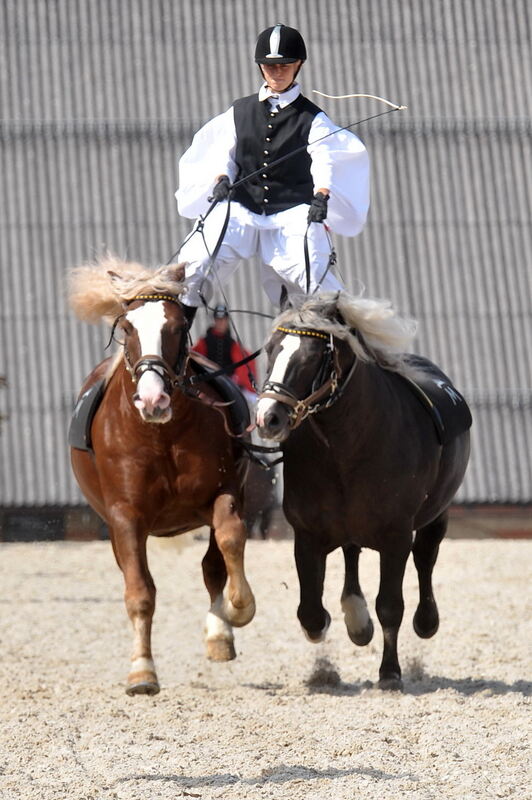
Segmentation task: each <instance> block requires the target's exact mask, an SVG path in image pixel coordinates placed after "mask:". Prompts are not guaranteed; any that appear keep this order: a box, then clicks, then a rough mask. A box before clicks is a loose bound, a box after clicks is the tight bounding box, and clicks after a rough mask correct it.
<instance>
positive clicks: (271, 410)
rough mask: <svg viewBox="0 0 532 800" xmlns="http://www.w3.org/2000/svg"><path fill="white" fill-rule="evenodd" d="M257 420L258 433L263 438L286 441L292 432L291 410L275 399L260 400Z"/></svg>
mask: <svg viewBox="0 0 532 800" xmlns="http://www.w3.org/2000/svg"><path fill="white" fill-rule="evenodd" d="M255 420H256V425H257V431H258V434H259V436H261V437H262V438H263V439H271V440H273V441H276V442H284V440H285V439H286V438H287V437H288V434H289V433H290V415H289V410H288V408H287V407H286V406H284V405H283V404H282V403H279V402H277V401H275V400H268V399H263V400H259V402H258V403H257V411H256V417H255Z"/></svg>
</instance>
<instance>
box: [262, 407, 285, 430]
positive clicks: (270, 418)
mask: <svg viewBox="0 0 532 800" xmlns="http://www.w3.org/2000/svg"><path fill="white" fill-rule="evenodd" d="M265 422H266V425H267V426H268V427H269V428H278V427H279V425H280V424H281V420H280V419H279V416H278V414H276V413H275V412H274V411H270V413H269V414H266V418H265Z"/></svg>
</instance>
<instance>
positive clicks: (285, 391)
mask: <svg viewBox="0 0 532 800" xmlns="http://www.w3.org/2000/svg"><path fill="white" fill-rule="evenodd" d="M276 330H277V331H280V332H281V333H284V334H289V335H291V336H310V337H313V338H315V339H324V340H325V341H326V342H327V344H326V346H325V349H324V353H323V357H322V359H321V361H320V364H319V367H318V371H317V373H316V377H315V378H314V380H313V382H312V390H311V392H310V394H309V395H307V397H304V398H302V399H300V398H298V397H296V395H295V394H294V393H293V392H292V391H291V390H290V389H289V388H288V387H287V386H286V385H285V384H284V383H279V382H278V381H269V380H267V381H266V382H265V384H264V387H263V391H262V392H261V394H260V395H259V400H262V399H263V398H268V399H270V400H276V401H277V402H279V403H283V404H284V405H286V406H288V408H289V411H288V417H289V425H290V428H292V429H293V428H297V427H298V425H300V424H301V423H302V422H303V420H305V419H306V418H307V417H309V416H310V415H312V414H316V413H317V412H318V411H322V410H323V409H325V408H329V407H330V406H332V404H333V403H335V402H336V401H337V400H338V399H339V398H340V397H341V395H342V394H343V392H344V390H345V387H346V386H347V384H348V383H349V381H350V379H351V377H352V375H353V373H354V371H355V369H356V365H357V363H358V360H357V359H356V358H355V359H354V361H353V365H352V366H351V368H350V370H349V372H348V374H347V376H346V378H345V380H344V381H343V382H342V384H341V385H340V378H341V369H340V364H339V361H338V353H337V349H336V347H335V345H334V337H333V335H332V334H327V333H323V331H316V330H312V329H308V328H285V327H284V326H282V325H280V326H279V327H277V328H276Z"/></svg>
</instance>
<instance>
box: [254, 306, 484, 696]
mask: <svg viewBox="0 0 532 800" xmlns="http://www.w3.org/2000/svg"><path fill="white" fill-rule="evenodd" d="M292 303H293V304H294V305H293V306H292V307H290V308H289V309H285V310H284V311H283V312H282V313H281V315H280V316H279V317H278V318H277V319H276V320H275V323H274V328H273V333H272V335H271V337H270V339H269V342H268V344H267V346H266V351H267V354H268V368H267V379H266V382H265V385H264V388H263V392H262V394H261V396H260V399H259V402H258V405H257V426H258V430H259V433H260V435H261V436H262V437H263V438H267V439H272V440H276V441H278V442H281V443H282V450H283V454H284V498H283V506H284V511H285V514H286V517H287V519H288V521H289V522H290V523H291V525H292V526H293V528H294V535H295V559H296V566H297V571H298V575H299V583H300V604H299V608H298V612H297V614H298V618H299V620H300V622H301V625H302V627H303V629H304V632H305V634H306V635H307V637H308V638H309V639H310V640H311V641H313V642H318V641H321V640H322V639H323V638H324V636H325V633H326V631H327V628H328V626H329V624H330V616H329V614H328V613H327V611H326V610H325V608H324V607H323V604H322V593H323V582H324V577H325V563H326V558H327V555H328V553H330V552H332V551H333V550H335V549H336V548H337V547H342V549H343V552H344V558H345V567H346V571H345V584H344V587H343V592H342V596H341V603H342V608H343V611H344V618H345V624H346V626H347V632H348V634H349V637H350V638H351V640H352V641H353V642H354V643H355V644H357V645H365V644H368V642H369V641H370V640H371V638H372V636H373V623H372V621H371V618H370V616H369V613H368V610H367V605H366V601H365V599H364V595H363V594H362V591H361V589H360V585H359V581H358V558H359V554H360V548H361V547H369V548H371V549H373V550H377V551H378V552H379V554H380V572H381V574H380V586H379V592H378V596H377V602H376V611H377V616H378V618H379V621H380V623H381V626H382V629H383V635H384V651H383V656H382V662H381V666H380V672H379V676H380V681H379V686H380V687H381V688H383V689H399V688H401V685H402V684H401V668H400V666H399V660H398V657H397V636H398V632H399V627H400V625H401V621H402V617H403V610H404V603H403V596H402V583H403V575H404V571H405V566H406V562H407V559H408V556H409V554H410V551H411V550H412V551H413V556H414V562H415V565H416V568H417V572H418V576H419V605H418V607H417V610H416V613H415V616H414V629H415V631H416V633H417V634H418V635H419V636H421V637H423V638H428V637H430V636H433V635H434V634H435V633H436V631H437V629H438V624H439V617H438V609H437V606H436V602H435V600H434V596H433V592H432V570H433V567H434V564H435V562H436V558H437V555H438V548H439V544H440V542H441V540H442V539H443V537H444V535H445V532H446V528H447V509H448V507H449V504H450V503H451V500H452V498H453V496H454V494H455V493H456V491H457V489H458V487H459V486H460V483H461V482H462V479H463V477H464V473H465V470H466V466H467V462H468V459H469V431H468V430H467V428H468V427H469V425H470V422H471V418H470V416H469V411H468V409H467V406H466V405H465V402H464V401H463V398H462V397H461V395H459V394H458V393H457V392H456V390H455V389H454V388H453V387H452V386H451V385H450V383H449V382H448V379H447V378H446V376H445V375H444V374H443V373H441V372H440V371H439V370H438V369H437V368H436V367H434V365H432V364H431V363H430V362H428V361H425V360H424V359H420V358H419V357H412V358H408V357H403V356H401V355H400V352H401V351H403V350H404V348H405V347H406V346H407V345H408V343H409V342H410V341H411V339H412V337H413V335H414V332H415V324H414V323H413V322H412V321H409V320H405V319H401V318H399V317H398V316H397V315H396V314H395V313H394V312H393V311H392V309H391V308H390V305H389V304H388V303H387V302H383V301H372V300H365V299H355V298H353V297H350V296H349V295H347V294H345V293H340V294H336V293H324V294H322V295H317V296H315V297H312V298H308V297H307V298H299V299H297V298H296V299H295V300H294V299H293V300H292ZM430 370H432V375H433V381H432V382H433V383H434V385H436V384H438V385H439V387H440V391H441V390H442V389H443V392H444V395H445V397H446V399H447V400H449V399H450V401H452V402H450V405H451V406H456V407H461V410H462V414H463V416H464V417H465V422H464V423H463V424H462V425H461V427H458V429H456V427H455V430H453V431H451V432H449V431H448V430H447V432H446V428H445V425H444V422H445V420H442V419H441V417H440V416H438V417H435V416H434V415H433V414H430V413H429V412H428V411H427V410H426V408H424V407H423V405H422V403H421V401H420V398H421V397H424V398H425V400H427V396H426V393H425V392H424V391H423V392H421V393H420V390H419V389H414V388H413V384H412V380H414V381H415V382H416V383H419V381H420V380H423V379H426V377H427V371H429V375H430V374H431V373H430ZM434 373H435V377H434ZM425 383H426V381H425ZM428 404H429V405H430V401H428ZM413 531H416V535H415V539H413Z"/></svg>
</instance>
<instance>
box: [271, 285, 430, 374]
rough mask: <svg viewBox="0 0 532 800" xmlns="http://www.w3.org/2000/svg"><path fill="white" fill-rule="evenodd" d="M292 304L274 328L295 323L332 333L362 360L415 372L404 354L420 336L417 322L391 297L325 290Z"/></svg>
mask: <svg viewBox="0 0 532 800" xmlns="http://www.w3.org/2000/svg"><path fill="white" fill-rule="evenodd" d="M290 303H291V308H289V309H287V310H285V311H283V312H281V314H280V315H279V316H278V317H277V318H276V319H275V321H274V325H273V330H275V328H277V326H279V325H292V326H296V327H298V326H301V327H304V328H310V329H312V330H318V331H322V332H323V333H330V334H332V335H333V336H335V337H337V338H338V339H343V340H345V341H346V342H348V344H349V346H350V347H351V349H352V350H353V352H354V353H355V355H356V356H357V358H359V359H360V360H361V361H366V362H370V361H372V362H374V363H377V364H379V365H380V366H382V367H384V368H385V369H390V370H394V371H396V372H401V373H404V374H410V373H411V372H412V371H413V369H412V367H410V366H409V365H408V364H406V363H405V362H404V359H403V355H404V353H405V352H406V351H407V350H408V349H409V348H410V346H411V344H412V341H413V339H414V337H415V335H416V329H417V323H416V322H415V320H413V319H409V318H407V317H400V316H399V315H398V314H397V312H396V311H395V310H394V309H393V308H392V305H391V302H390V301H389V300H379V299H371V298H364V297H355V296H353V295H350V294H348V293H347V292H321V293H320V294H317V295H313V296H311V297H308V296H306V295H300V296H295V297H291V298H290ZM336 312H338V315H339V317H340V318H341V320H340V319H338V317H337V313H336ZM357 334H358V335H357Z"/></svg>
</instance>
